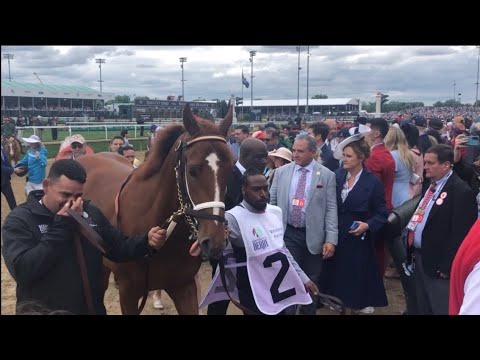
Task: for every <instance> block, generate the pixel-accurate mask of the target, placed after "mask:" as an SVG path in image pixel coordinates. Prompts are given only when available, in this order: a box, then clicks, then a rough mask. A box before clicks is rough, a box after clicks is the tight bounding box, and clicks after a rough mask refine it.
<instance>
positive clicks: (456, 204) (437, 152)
mask: <svg viewBox="0 0 480 360" xmlns="http://www.w3.org/2000/svg"><path fill="white" fill-rule="evenodd" d="M424 161H425V172H426V176H427V178H428V179H430V181H431V185H430V188H429V189H428V190H427V192H426V193H425V195H424V197H423V198H422V200H421V201H420V203H419V205H418V207H417V210H416V211H415V213H414V215H413V216H412V218H411V220H410V222H409V224H408V226H407V229H408V230H409V232H408V244H409V250H408V252H407V255H408V259H407V260H408V261H407V263H409V264H411V263H412V262H414V267H412V266H408V267H406V268H407V270H414V272H413V277H414V279H413V280H414V282H415V287H416V293H415V298H416V301H417V307H418V314H419V315H448V299H449V289H450V283H449V280H448V279H449V277H450V270H451V268H452V263H453V259H454V257H455V254H456V253H457V250H458V248H459V247H460V244H461V243H462V241H463V239H464V238H465V236H466V235H467V234H468V232H469V230H470V228H471V227H472V225H473V224H474V223H475V220H476V219H477V204H476V201H475V197H474V195H473V191H472V190H471V189H470V188H469V186H468V185H467V184H466V183H465V182H464V181H462V180H461V179H460V178H459V177H458V176H457V174H455V172H454V171H452V166H453V150H452V148H451V147H450V146H449V145H444V144H441V145H434V146H432V147H431V148H429V149H428V150H427V151H426V153H425V156H424ZM412 250H413V252H412ZM406 273H407V274H408V272H407V271H406Z"/></svg>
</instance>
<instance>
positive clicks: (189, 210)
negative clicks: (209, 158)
mask: <svg viewBox="0 0 480 360" xmlns="http://www.w3.org/2000/svg"><path fill="white" fill-rule="evenodd" d="M212 140H214V141H222V142H224V143H227V141H226V140H225V138H223V137H221V136H214V135H210V136H200V137H198V138H195V139H193V140H190V141H184V140H180V141H179V142H178V145H177V147H176V148H175V152H176V159H175V176H176V179H177V189H178V200H179V202H180V209H179V210H178V211H177V212H176V214H177V215H180V214H184V215H185V219H186V220H187V222H188V224H189V225H190V228H191V230H192V235H193V238H196V237H197V233H198V230H197V224H195V223H194V221H193V220H192V218H191V217H193V218H194V219H195V220H196V219H198V218H200V219H207V220H214V221H219V222H223V223H226V220H225V217H224V216H220V215H213V214H205V213H203V212H200V210H204V209H210V208H222V209H225V203H223V202H221V201H207V202H203V203H200V204H195V203H194V202H193V200H192V197H191V195H190V190H189V187H188V181H187V174H186V171H187V170H186V167H185V159H184V155H185V152H186V150H187V148H188V147H189V146H191V145H192V144H194V143H196V142H199V141H212ZM186 200H188V201H186ZM190 206H191V207H190Z"/></svg>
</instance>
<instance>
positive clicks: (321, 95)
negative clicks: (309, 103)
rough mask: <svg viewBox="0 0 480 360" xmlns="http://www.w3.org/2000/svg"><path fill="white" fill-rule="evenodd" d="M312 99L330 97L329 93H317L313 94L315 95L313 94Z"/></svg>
mask: <svg viewBox="0 0 480 360" xmlns="http://www.w3.org/2000/svg"><path fill="white" fill-rule="evenodd" d="M312 99H328V95H325V94H317V95H313V96H312Z"/></svg>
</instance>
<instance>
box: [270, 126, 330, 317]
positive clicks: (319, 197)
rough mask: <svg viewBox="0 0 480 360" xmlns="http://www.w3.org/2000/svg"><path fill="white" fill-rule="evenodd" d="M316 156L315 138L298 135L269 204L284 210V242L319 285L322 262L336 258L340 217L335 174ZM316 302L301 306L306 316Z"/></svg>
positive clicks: (314, 310)
mask: <svg viewBox="0 0 480 360" xmlns="http://www.w3.org/2000/svg"><path fill="white" fill-rule="evenodd" d="M316 153H317V148H316V144H315V139H314V138H313V137H311V136H310V135H308V134H301V135H299V136H297V139H296V140H295V143H294V144H293V159H294V163H291V164H288V165H284V166H282V167H280V168H278V169H277V170H276V171H275V172H276V174H275V178H274V179H273V184H272V187H271V189H270V203H271V204H272V205H277V206H279V207H280V208H281V209H282V211H283V226H284V228H285V235H284V240H285V244H286V246H287V248H288V250H289V251H290V253H291V254H292V255H293V257H294V259H295V261H296V262H297V263H298V264H299V265H300V267H301V268H302V270H303V271H304V272H305V273H306V274H307V276H308V277H309V278H310V279H311V280H312V281H314V282H315V283H316V284H317V286H318V280H319V276H320V272H321V270H322V260H323V259H327V258H329V257H331V256H333V254H334V252H335V246H336V245H337V241H338V215H337V195H336V194H337V191H336V180H335V174H334V173H333V172H332V171H330V170H329V169H327V168H326V167H325V166H323V165H321V164H319V163H318V162H316V161H315V156H316ZM302 172H305V173H306V181H305V189H304V190H303V194H300V193H301V192H302V191H301V190H300V191H299V188H300V187H299V183H300V182H302V181H301V177H302ZM301 188H303V186H301ZM295 207H297V209H295ZM298 208H300V210H301V212H300V214H301V216H300V218H298V210H299V209H298ZM294 212H296V214H297V215H295V214H294ZM316 303H317V299H314V301H313V303H312V304H310V305H307V306H302V312H303V314H305V315H314V314H315V312H316V306H317V304H316Z"/></svg>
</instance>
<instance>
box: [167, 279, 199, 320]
mask: <svg viewBox="0 0 480 360" xmlns="http://www.w3.org/2000/svg"><path fill="white" fill-rule="evenodd" d="M165 291H166V292H167V293H168V295H169V296H170V297H171V298H172V300H173V303H174V304H175V308H176V309H177V312H178V314H179V315H198V300H197V286H196V285H195V280H194V279H193V278H192V279H191V280H190V281H189V282H188V283H187V284H186V285H185V286H182V287H177V288H174V289H165Z"/></svg>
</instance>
